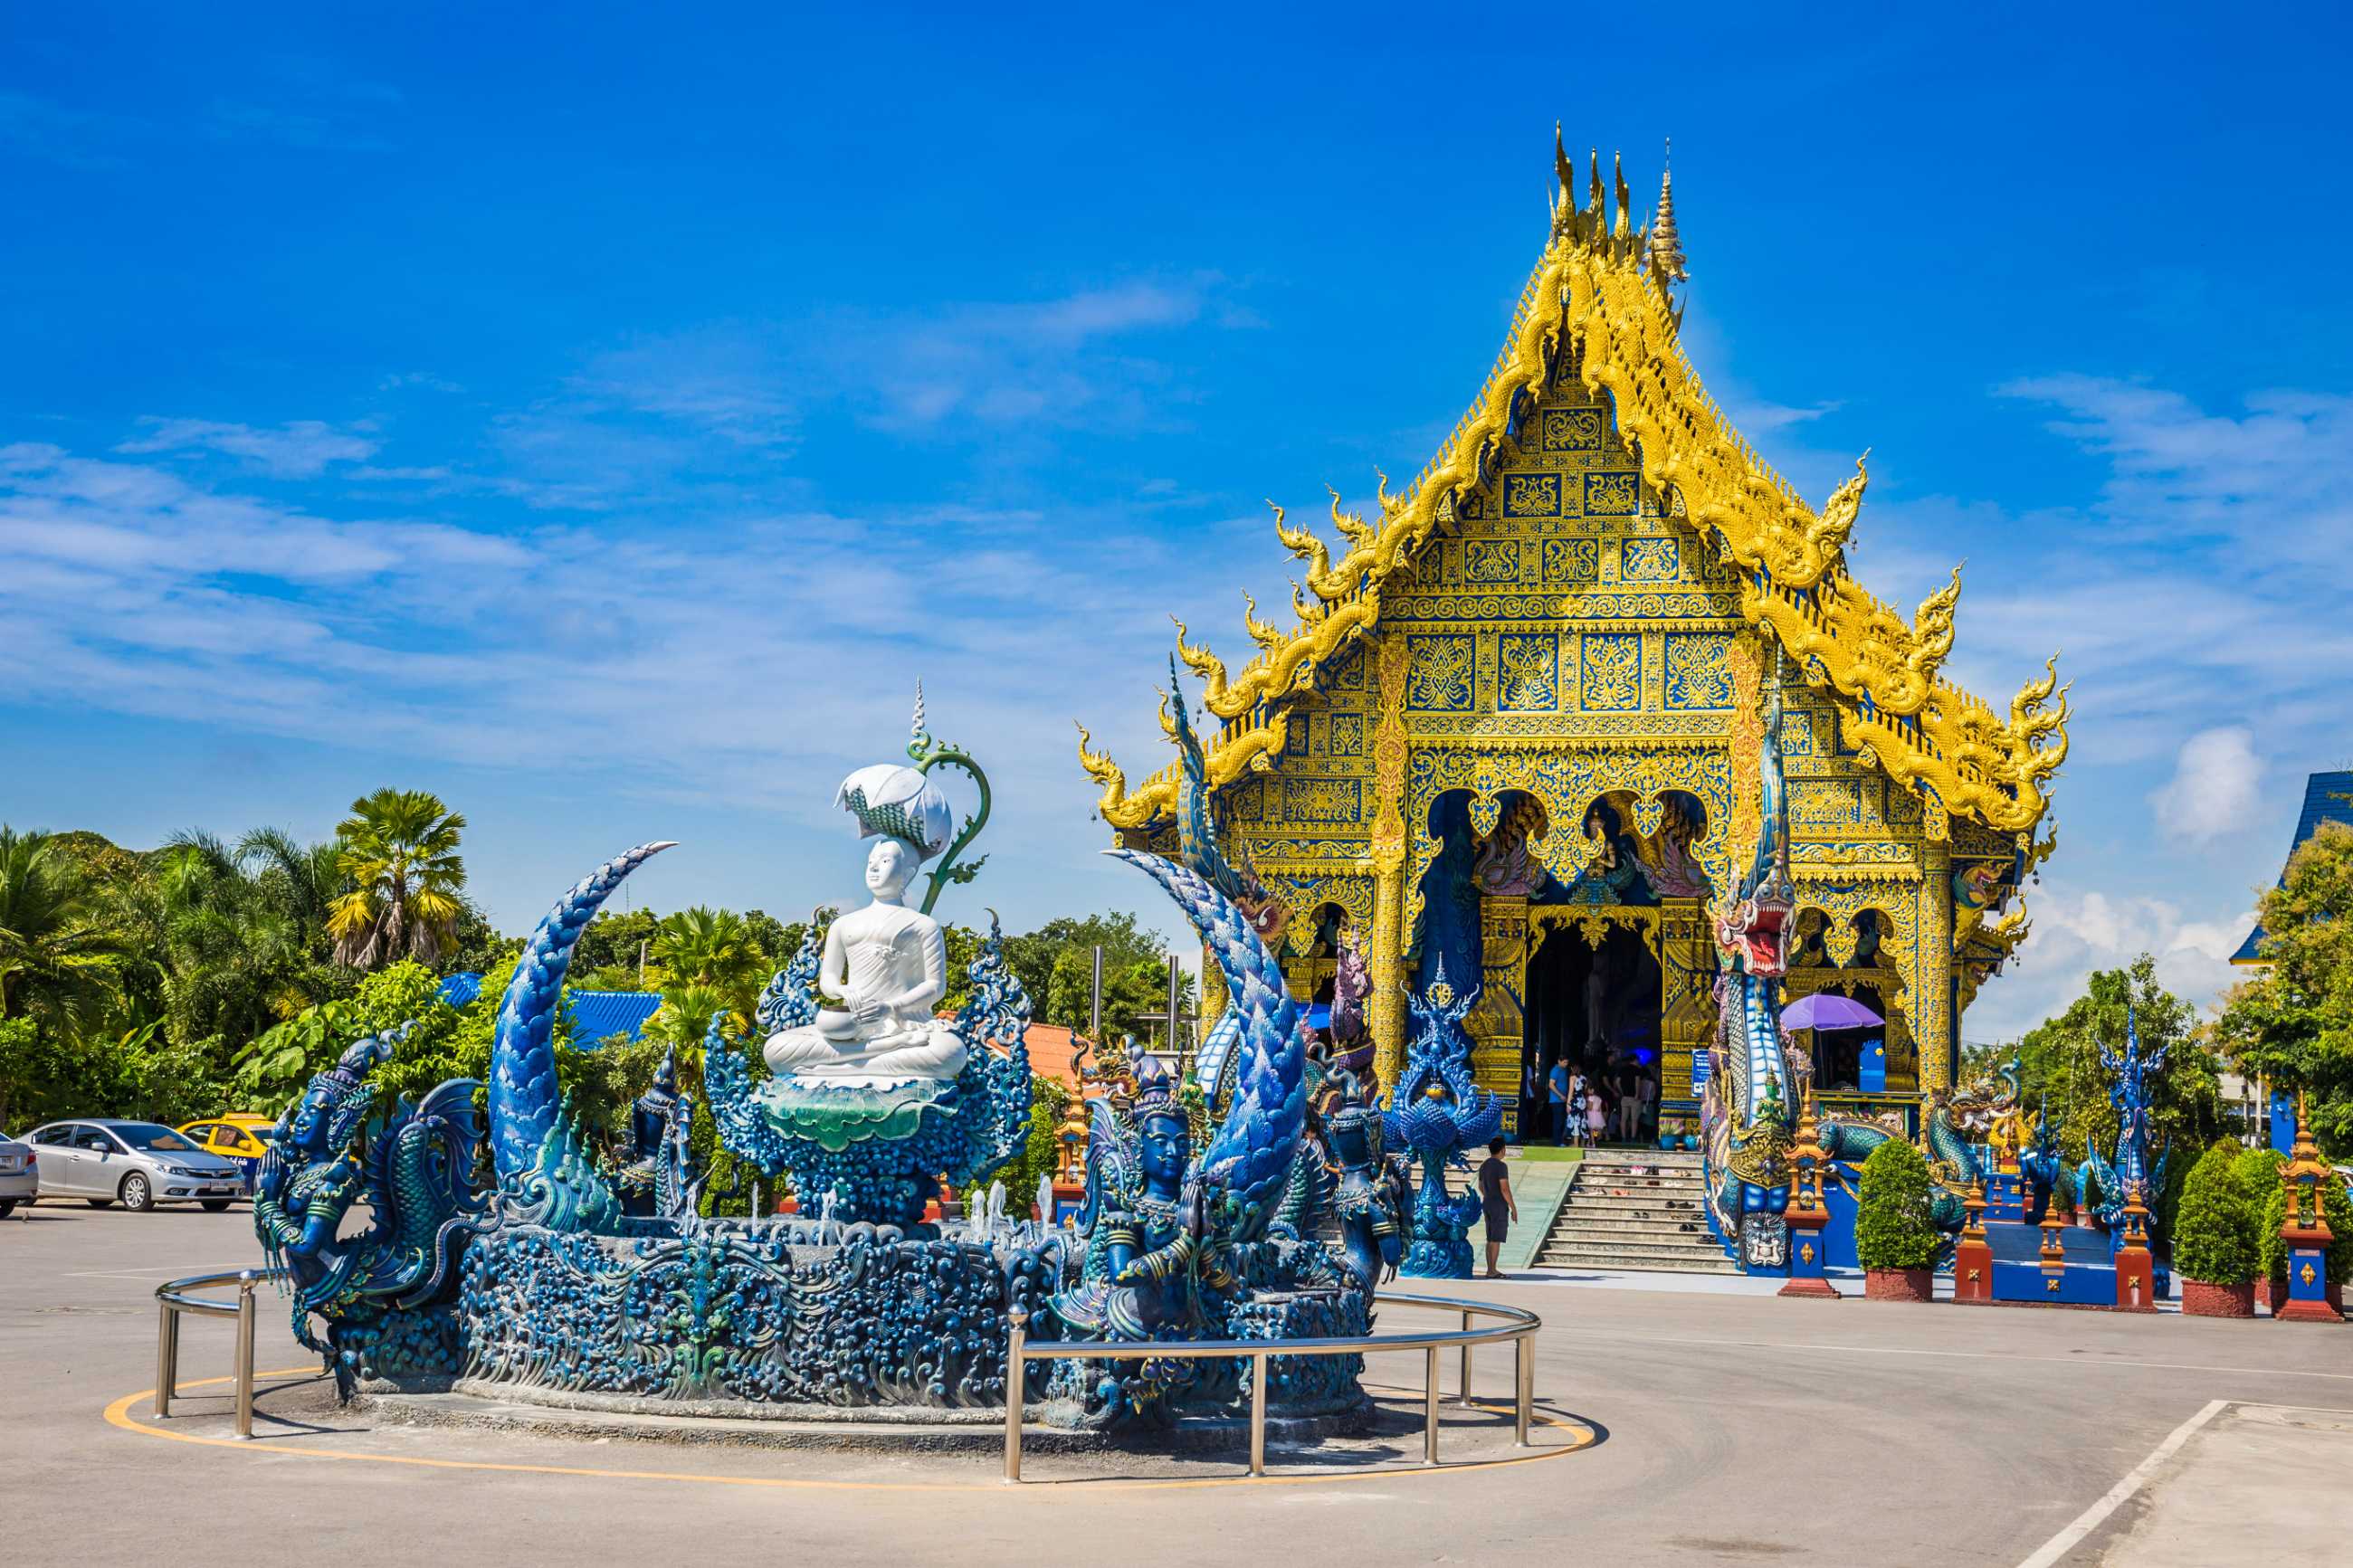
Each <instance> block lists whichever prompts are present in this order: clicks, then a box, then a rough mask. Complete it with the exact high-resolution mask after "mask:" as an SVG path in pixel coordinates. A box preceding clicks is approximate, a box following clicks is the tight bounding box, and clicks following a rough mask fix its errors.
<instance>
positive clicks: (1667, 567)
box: [1618, 539, 1683, 583]
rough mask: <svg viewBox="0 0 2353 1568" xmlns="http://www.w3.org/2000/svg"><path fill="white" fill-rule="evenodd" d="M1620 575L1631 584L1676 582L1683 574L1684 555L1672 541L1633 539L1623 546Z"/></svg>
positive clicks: (1621, 547)
mask: <svg viewBox="0 0 2353 1568" xmlns="http://www.w3.org/2000/svg"><path fill="white" fill-rule="evenodd" d="M1619 548H1620V558H1619V559H1620V565H1619V569H1618V575H1619V576H1620V577H1621V578H1623V579H1624V580H1625V581H1627V582H1629V583H1672V582H1673V581H1674V580H1675V579H1676V577H1678V576H1680V575H1681V574H1682V570H1683V552H1682V549H1681V547H1680V546H1679V545H1678V544H1677V542H1675V541H1674V540H1672V539H1629V540H1626V541H1624V542H1621V544H1620V547H1619Z"/></svg>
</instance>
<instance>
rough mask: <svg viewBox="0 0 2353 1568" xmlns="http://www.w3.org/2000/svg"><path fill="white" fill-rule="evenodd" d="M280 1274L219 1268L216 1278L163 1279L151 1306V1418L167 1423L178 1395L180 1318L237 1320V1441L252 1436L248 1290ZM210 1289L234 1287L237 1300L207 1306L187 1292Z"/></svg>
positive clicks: (268, 1270)
mask: <svg viewBox="0 0 2353 1568" xmlns="http://www.w3.org/2000/svg"><path fill="white" fill-rule="evenodd" d="M286 1277H287V1271H286V1269H284V1268H225V1269H222V1270H221V1271H220V1272H219V1273H216V1274H191V1275H189V1276H188V1277H187V1278H186V1279H167V1280H165V1281H164V1283H163V1284H161V1285H158V1286H156V1287H155V1305H156V1308H157V1310H158V1311H159V1312H160V1314H161V1321H159V1322H157V1324H156V1326H155V1415H156V1417H157V1419H159V1420H162V1419H168V1418H169V1417H170V1415H171V1414H172V1400H173V1399H174V1396H176V1395H177V1394H179V1392H180V1314H181V1313H183V1312H194V1313H195V1315H196V1316H198V1317H200V1318H235V1319H236V1320H237V1376H236V1377H235V1379H233V1381H234V1382H235V1384H236V1385H237V1436H240V1437H250V1436H253V1288H254V1287H255V1286H256V1285H258V1284H259V1283H261V1282H262V1281H263V1280H265V1279H285V1278H286ZM215 1285H234V1286H236V1287H237V1300H236V1301H234V1302H229V1301H210V1300H206V1299H205V1298H203V1297H201V1296H192V1295H190V1294H189V1292H190V1291H192V1290H202V1289H206V1288H208V1287H211V1286H215Z"/></svg>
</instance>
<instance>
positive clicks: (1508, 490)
mask: <svg viewBox="0 0 2353 1568" xmlns="http://www.w3.org/2000/svg"><path fill="white" fill-rule="evenodd" d="M1559 515H1560V476H1559V475H1558V474H1513V475H1511V476H1509V477H1508V478H1506V479H1504V516H1505V517H1558V516H1559Z"/></svg>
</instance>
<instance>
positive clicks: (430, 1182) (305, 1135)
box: [253, 844, 669, 1397]
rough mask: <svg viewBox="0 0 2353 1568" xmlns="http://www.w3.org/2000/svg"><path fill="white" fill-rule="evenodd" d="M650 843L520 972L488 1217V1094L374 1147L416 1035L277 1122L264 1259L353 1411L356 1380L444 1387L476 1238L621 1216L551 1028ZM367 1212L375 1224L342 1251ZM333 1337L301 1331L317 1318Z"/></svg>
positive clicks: (494, 1061)
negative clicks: (390, 1075)
mask: <svg viewBox="0 0 2353 1568" xmlns="http://www.w3.org/2000/svg"><path fill="white" fill-rule="evenodd" d="M668 847H669V846H668V845H667V844H648V845H644V846H641V847H638V848H636V849H632V850H630V851H629V852H628V854H626V855H624V856H622V857H620V858H618V859H616V860H614V861H612V862H611V863H610V864H608V865H607V866H605V867H603V868H600V869H599V870H598V871H597V872H596V874H595V875H593V876H591V877H589V878H587V879H586V880H584V881H583V882H581V883H580V884H579V886H577V887H575V889H573V890H572V891H571V893H569V894H568V895H566V897H565V899H564V900H562V901H560V902H559V903H558V904H557V905H556V907H555V909H554V910H553V911H551V912H550V914H549V915H548V918H547V919H546V920H545V921H543V922H542V923H541V925H540V928H539V930H538V931H536V932H535V933H534V934H533V938H532V941H531V942H530V945H529V946H528V947H526V948H525V949H524V952H523V956H522V961H521V962H520V963H518V964H517V965H516V968H515V974H514V980H513V982H512V984H510V985H509V986H508V988H507V993H506V995H505V998H504V1000H503V1002H502V1005H501V1008H500V1011H499V1019H498V1029H497V1036H496V1040H495V1043H494V1045H493V1046H492V1048H491V1083H490V1086H489V1087H490V1095H489V1099H490V1107H491V1135H490V1138H489V1142H490V1144H491V1157H492V1164H493V1168H494V1171H495V1173H496V1176H497V1179H498V1183H499V1187H500V1190H501V1195H502V1197H503V1198H504V1199H505V1202H504V1203H503V1204H502V1205H501V1210H502V1212H501V1214H497V1215H494V1214H492V1213H491V1204H490V1201H489V1199H488V1198H487V1196H486V1195H485V1194H482V1193H481V1192H480V1191H479V1190H478V1189H477V1187H476V1184H475V1180H474V1176H475V1167H476V1165H477V1163H479V1157H480V1150H481V1147H482V1144H483V1142H484V1135H483V1126H482V1120H481V1117H480V1114H479V1113H478V1112H477V1111H476V1110H475V1107H474V1098H475V1096H476V1094H477V1093H479V1092H480V1090H481V1089H482V1088H483V1086H482V1085H481V1084H480V1083H477V1082H476V1081H474V1080H473V1079H450V1080H449V1081H448V1082H446V1083H443V1084H441V1085H439V1086H438V1087H437V1088H435V1089H433V1090H432V1091H431V1092H430V1093H428V1094H427V1095H426V1096H425V1098H424V1099H423V1100H421V1101H419V1102H418V1103H417V1104H416V1105H414V1106H412V1105H410V1104H409V1103H408V1102H407V1101H406V1100H403V1101H401V1102H400V1103H398V1104H396V1106H394V1107H393V1109H392V1110H391V1112H390V1113H389V1115H387V1116H386V1117H385V1120H384V1121H383V1124H382V1125H381V1126H380V1127H378V1128H377V1129H376V1130H375V1132H374V1134H373V1136H368V1135H365V1130H366V1129H367V1126H368V1123H369V1122H370V1121H371V1120H372V1118H373V1116H374V1112H375V1086H374V1085H373V1084H371V1083H369V1082H367V1081H366V1075H367V1073H368V1070H369V1069H370V1068H373V1067H375V1065H377V1064H378V1063H380V1062H383V1061H385V1059H387V1058H390V1057H391V1055H392V1053H393V1050H394V1047H396V1046H397V1045H398V1044H399V1043H400V1041H401V1040H402V1039H403V1038H405V1037H406V1035H407V1033H408V1030H409V1028H410V1027H411V1026H408V1025H404V1026H401V1027H400V1028H397V1029H394V1030H390V1031H387V1032H386V1033H385V1034H383V1035H379V1036H375V1037H371V1038H369V1039H364V1040H362V1041H360V1042H358V1043H357V1044H355V1045H353V1047H351V1048H350V1049H349V1050H347V1051H345V1052H344V1053H343V1058H342V1059H341V1060H340V1061H338V1062H337V1063H336V1064H335V1065H334V1066H333V1067H332V1068H329V1069H328V1070H326V1071H325V1072H322V1073H320V1074H317V1075H316V1076H315V1077H313V1078H312V1079H311V1081H310V1083H309V1085H308V1086H306V1087H305V1088H304V1089H303V1091H302V1095H301V1099H299V1100H296V1101H295V1102H294V1103H293V1104H292V1105H290V1106H289V1107H288V1108H287V1110H286V1112H285V1114H284V1115H283V1116H281V1117H280V1119H279V1125H278V1132H277V1136H276V1138H275V1139H274V1140H273V1142H272V1144H271V1148H270V1152H269V1155H268V1157H267V1158H265V1159H264V1161H263V1162H262V1169H261V1175H260V1179H259V1182H258V1183H257V1184H256V1187H255V1192H254V1205H253V1223H254V1229H255V1231H256V1232H257V1234H258V1235H259V1237H260V1240H261V1245H262V1247H263V1250H264V1252H265V1254H266V1255H267V1256H268V1257H269V1258H270V1260H271V1261H272V1262H273V1263H282V1264H283V1265H284V1266H285V1268H286V1269H287V1270H288V1274H289V1278H290V1281H291V1284H292V1289H293V1297H294V1334H295V1337H296V1338H297V1339H298V1340H300V1341H301V1342H302V1343H303V1344H304V1345H305V1346H307V1347H309V1348H311V1349H312V1350H316V1351H320V1352H322V1353H323V1354H324V1355H325V1356H326V1358H327V1362H328V1364H329V1366H330V1368H331V1369H332V1371H333V1373H334V1374H335V1380H336V1385H337V1387H338V1389H339V1390H340V1391H341V1392H342V1393H343V1394H344V1396H345V1397H349V1395H350V1394H351V1393H352V1392H353V1388H354V1387H355V1385H356V1383H357V1381H358V1380H359V1378H361V1377H362V1376H368V1377H388V1378H395V1379H408V1380H414V1379H418V1378H428V1379H429V1378H448V1377H451V1376H454V1375H456V1374H457V1373H459V1372H460V1371H461V1370H462V1369H463V1366H464V1363H465V1358H466V1352H465V1345H464V1335H463V1330H462V1325H461V1323H460V1321H459V1308H458V1297H459V1284H460V1278H459V1276H460V1271H459V1259H460V1258H461V1256H462V1254H463V1250H464V1247H465V1243H466V1241H467V1239H468V1238H469V1237H476V1236H480V1235H482V1234H484V1233H486V1232H488V1231H490V1230H491V1229H492V1228H494V1227H495V1226H496V1225H497V1224H498V1223H500V1221H501V1219H502V1218H504V1217H512V1216H523V1217H533V1218H543V1217H555V1218H559V1219H561V1218H566V1217H569V1218H573V1219H577V1220H581V1221H584V1222H585V1221H589V1220H597V1219H605V1220H609V1219H613V1218H617V1216H618V1215H619V1214H620V1204H619V1202H618V1201H617V1199H616V1198H615V1197H614V1195H613V1192H612V1189H611V1187H610V1186H609V1184H607V1182H606V1180H605V1178H604V1175H603V1173H602V1172H601V1171H600V1170H599V1168H598V1165H597V1163H596V1160H595V1158H594V1157H593V1155H591V1154H590V1153H589V1152H588V1151H587V1150H586V1149H585V1148H584V1147H583V1146H582V1143H581V1141H580V1138H579V1135H578V1131H577V1129H576V1128H575V1126H574V1125H573V1124H572V1123H571V1121H570V1120H569V1119H568V1118H565V1117H564V1116H563V1115H562V1114H561V1107H560V1102H559V1098H558V1095H557V1092H556V1087H555V1050H554V1013H555V1005H556V1002H557V999H558V997H559V996H560V994H561V993H562V990H563V984H564V972H565V969H566V968H567V967H568V966H569V964H570V963H571V959H572V949H573V947H574V945H575V943H577V942H578V941H579V940H580V932H581V931H582V930H583V929H585V928H586V925H587V923H588V921H589V919H590V918H591V917H592V916H594V915H595V913H596V907H597V906H598V905H599V904H601V903H603V902H604V900H605V899H606V898H607V896H608V895H609V894H610V893H611V892H612V890H613V889H615V888H616V887H617V886H619V885H620V881H621V879H622V878H624V877H626V876H628V874H629V872H630V871H632V870H634V869H636V868H637V867H638V866H639V865H641V864H643V863H644V862H645V860H646V859H648V858H649V857H651V856H653V855H655V854H657V853H659V851H661V850H663V849H666V848H668ZM362 1199H365V1200H366V1203H367V1205H368V1208H369V1211H370V1213H371V1215H372V1219H371V1223H370V1224H369V1226H368V1227H367V1228H366V1229H365V1230H364V1231H363V1232H362V1233H361V1234H360V1235H358V1236H357V1237H349V1238H346V1237H342V1236H340V1235H339V1230H340V1227H341V1226H342V1224H343V1218H344V1216H345V1215H347V1214H348V1213H349V1212H350V1211H351V1209H352V1207H353V1205H354V1204H356V1203H358V1202H359V1201H360V1200H362ZM314 1315H315V1316H316V1317H318V1318H319V1319H320V1320H321V1321H322V1322H324V1323H325V1325H326V1337H325V1339H324V1340H323V1341H322V1340H321V1339H319V1338H318V1337H317V1336H316V1335H314V1334H313V1333H312V1332H311V1318H312V1317H313V1316H314Z"/></svg>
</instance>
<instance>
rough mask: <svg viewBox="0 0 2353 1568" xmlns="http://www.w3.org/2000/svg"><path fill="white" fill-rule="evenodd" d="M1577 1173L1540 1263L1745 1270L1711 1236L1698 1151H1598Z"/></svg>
mask: <svg viewBox="0 0 2353 1568" xmlns="http://www.w3.org/2000/svg"><path fill="white" fill-rule="evenodd" d="M1576 1172H1577V1174H1576V1178H1575V1180H1574V1181H1572V1182H1571V1183H1570V1184H1569V1189H1568V1195H1567V1199H1566V1201H1564V1202H1563V1203H1562V1205H1561V1206H1560V1212H1559V1214H1558V1215H1556V1216H1555V1217H1554V1220H1553V1224H1552V1231H1551V1234H1550V1235H1548V1236H1546V1237H1545V1242H1544V1246H1543V1247H1541V1248H1540V1249H1539V1250H1538V1252H1537V1255H1536V1260H1535V1261H1536V1266H1537V1267H1538V1268H1586V1269H1590V1268H1612V1269H1620V1268H1622V1269H1641V1270H1652V1271H1657V1272H1662V1273H1673V1274H1737V1273H1739V1272H1740V1267H1739V1265H1737V1264H1736V1263H1735V1262H1733V1261H1732V1259H1731V1258H1726V1257H1725V1255H1724V1247H1723V1246H1722V1245H1721V1244H1720V1243H1718V1242H1717V1241H1716V1239H1715V1237H1713V1236H1711V1235H1710V1234H1708V1228H1707V1217H1706V1215H1705V1214H1704V1213H1703V1212H1702V1189H1701V1181H1702V1177H1701V1174H1700V1156H1699V1155H1698V1154H1697V1153H1695V1152H1694V1153H1683V1152H1672V1153H1670V1152H1665V1151H1662V1150H1657V1149H1596V1150H1594V1151H1592V1152H1589V1153H1588V1154H1587V1155H1586V1157H1585V1158H1584V1159H1583V1160H1581V1161H1579V1162H1577V1166H1576Z"/></svg>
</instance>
